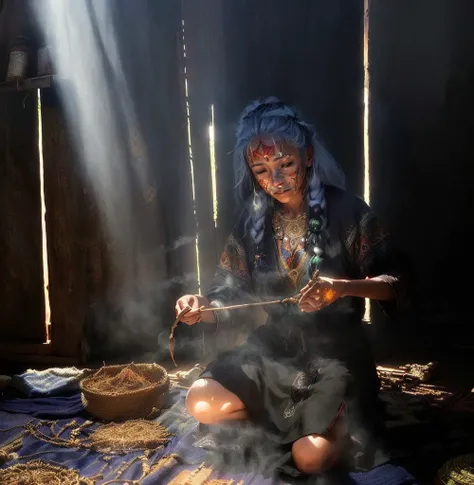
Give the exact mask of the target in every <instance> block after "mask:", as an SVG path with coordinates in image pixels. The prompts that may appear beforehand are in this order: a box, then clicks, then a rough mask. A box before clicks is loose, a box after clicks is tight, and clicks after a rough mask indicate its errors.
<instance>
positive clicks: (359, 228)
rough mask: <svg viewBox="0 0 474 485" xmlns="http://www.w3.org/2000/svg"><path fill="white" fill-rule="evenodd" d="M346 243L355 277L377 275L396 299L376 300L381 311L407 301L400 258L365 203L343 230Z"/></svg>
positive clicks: (397, 306)
mask: <svg viewBox="0 0 474 485" xmlns="http://www.w3.org/2000/svg"><path fill="white" fill-rule="evenodd" d="M346 246H347V247H348V249H349V254H350V255H351V258H352V262H353V264H354V265H355V266H356V267H357V269H358V273H359V277H360V278H367V277H369V278H370V277H375V276H377V277H379V278H382V279H383V280H385V281H386V282H387V283H388V284H390V285H391V286H392V288H393V290H394V292H395V295H396V300H395V301H388V302H379V303H380V305H381V307H382V309H383V310H384V312H385V313H387V314H390V313H393V312H394V311H395V310H399V309H402V308H405V307H406V306H407V305H408V296H407V285H406V280H405V275H404V271H403V269H402V268H403V267H404V264H403V258H402V256H401V255H400V253H398V251H397V250H396V249H395V247H394V244H393V240H392V238H391V237H390V234H389V233H388V232H387V230H386V229H385V227H384V226H383V224H382V223H381V221H380V219H379V218H378V217H376V216H375V215H374V214H373V213H372V212H371V210H370V209H369V208H368V207H367V206H366V207H365V209H364V210H362V211H361V213H360V215H359V216H358V219H357V221H356V222H355V223H354V225H353V226H352V228H351V229H350V230H349V232H348V234H347V240H346Z"/></svg>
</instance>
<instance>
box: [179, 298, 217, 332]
mask: <svg viewBox="0 0 474 485" xmlns="http://www.w3.org/2000/svg"><path fill="white" fill-rule="evenodd" d="M209 304H210V303H209V300H208V299H207V298H206V297H205V296H201V295H185V296H182V297H181V298H180V299H179V300H178V301H177V302H176V306H175V311H176V316H178V314H179V313H180V312H181V311H183V310H184V309H185V308H190V311H189V312H187V313H185V314H184V315H183V317H182V318H181V321H182V322H183V323H186V324H187V325H194V324H195V323H198V322H200V321H201V320H202V321H204V322H209V323H215V321H216V318H215V316H214V313H213V312H204V313H203V312H201V307H209Z"/></svg>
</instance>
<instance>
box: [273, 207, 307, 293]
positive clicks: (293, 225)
mask: <svg viewBox="0 0 474 485" xmlns="http://www.w3.org/2000/svg"><path fill="white" fill-rule="evenodd" d="M273 230H274V237H275V240H276V244H277V247H278V255H279V259H280V264H281V266H282V268H283V270H284V271H285V272H286V273H287V275H288V278H289V279H290V281H291V283H292V284H293V286H295V287H298V283H299V281H300V278H301V275H302V272H303V269H304V267H305V262H306V251H305V245H306V234H307V230H308V216H307V214H306V212H301V213H300V214H298V215H297V216H296V217H293V218H290V217H286V216H284V215H283V214H282V212H281V211H280V210H276V211H275V214H274V216H273Z"/></svg>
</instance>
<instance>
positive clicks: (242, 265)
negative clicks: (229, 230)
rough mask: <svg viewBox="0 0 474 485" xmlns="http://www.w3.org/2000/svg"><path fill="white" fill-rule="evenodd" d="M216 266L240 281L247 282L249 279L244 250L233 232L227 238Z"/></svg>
mask: <svg viewBox="0 0 474 485" xmlns="http://www.w3.org/2000/svg"><path fill="white" fill-rule="evenodd" d="M218 268H219V269H220V270H221V271H223V272H225V273H228V274H229V275H231V276H232V277H234V278H236V279H238V280H241V281H242V282H246V283H248V282H249V281H250V273H249V270H248V265H247V257H246V254H245V250H244V248H243V246H242V244H241V243H240V242H239V241H237V239H236V238H235V237H234V235H233V234H231V235H230V236H229V239H228V240H227V244H226V245H225V248H224V251H223V252H222V255H221V258H220V260H219V267H218Z"/></svg>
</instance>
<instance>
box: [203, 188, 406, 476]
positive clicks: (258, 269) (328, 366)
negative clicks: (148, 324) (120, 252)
mask: <svg viewBox="0 0 474 485" xmlns="http://www.w3.org/2000/svg"><path fill="white" fill-rule="evenodd" d="M326 214H327V219H328V225H327V231H328V236H329V238H328V242H327V244H326V247H325V248H324V254H323V262H322V265H321V271H320V274H321V276H327V277H331V278H344V279H363V278H366V277H373V276H382V277H383V278H384V279H385V280H386V281H387V282H388V283H389V284H390V285H392V287H393V289H394V292H395V294H396V299H394V300H393V301H389V302H380V304H381V306H382V307H383V309H384V311H385V312H388V313H392V312H393V311H395V310H396V309H397V307H400V306H401V305H404V304H405V301H406V297H405V284H404V280H403V277H402V274H401V271H400V268H401V267H402V264H401V263H402V261H400V258H399V256H398V254H397V252H396V251H395V250H394V248H393V247H392V244H391V240H390V237H389V235H388V233H387V232H386V231H385V230H384V229H383V227H382V225H381V223H380V221H379V219H378V218H377V217H376V216H375V215H374V214H373V213H372V211H371V210H370V208H369V207H368V206H367V204H365V202H364V201H363V200H362V199H360V198H359V197H356V196H353V195H351V194H348V193H346V192H343V191H341V190H339V189H335V188H332V187H326ZM248 220H249V217H248V213H245V212H244V213H243V214H242V216H241V217H240V219H239V221H238V222H237V224H236V226H235V228H234V230H233V231H232V234H231V235H230V237H229V239H228V241H227V244H226V246H225V249H224V252H223V254H222V257H221V259H220V264H219V266H218V270H217V272H216V275H215V278H214V281H213V285H212V288H211V289H210V290H209V291H208V292H207V296H208V298H209V300H210V301H211V304H212V305H214V306H222V305H228V304H235V303H243V302H249V301H253V300H262V299H268V300H273V299H280V298H284V297H288V296H292V295H294V294H295V293H297V291H298V290H299V289H301V287H302V286H304V285H305V284H306V283H307V282H308V280H309V275H308V264H309V263H308V261H309V257H307V255H305V254H302V255H300V256H299V257H297V258H293V260H290V259H289V253H288V252H286V251H285V248H284V247H283V246H282V245H281V244H282V243H281V242H280V241H278V240H276V239H275V234H274V229H273V227H272V214H271V210H269V214H268V217H267V220H266V225H265V235H264V251H263V254H261V259H260V261H259V263H258V264H256V262H255V261H256V258H255V256H256V255H255V253H254V248H255V245H254V243H253V241H252V239H251V237H250V232H249V227H248ZM295 268H296V270H297V271H300V277H299V278H296V280H297V281H296V283H295V275H294V274H293V275H292V276H293V278H290V277H289V276H288V273H289V271H293V270H294V269H295ZM266 312H267V313H268V318H267V321H266V323H265V324H264V325H262V326H260V327H258V328H257V329H256V330H254V331H253V332H252V333H251V334H250V336H249V337H248V339H247V340H246V342H245V343H243V344H242V345H239V346H238V347H236V348H234V349H232V350H229V351H226V352H223V353H221V354H220V355H219V356H218V358H217V359H216V360H215V361H213V362H211V363H210V364H209V366H208V367H207V369H206V371H205V372H204V373H203V377H208V378H212V379H215V380H217V381H218V382H220V383H221V384H222V385H223V386H224V387H225V388H227V389H228V390H229V391H231V392H233V393H234V394H236V395H237V396H238V397H239V398H240V399H241V400H242V402H243V403H244V405H245V408H246V410H247V413H248V416H249V418H250V420H251V422H252V423H254V425H258V426H259V428H260V429H261V430H262V432H265V433H267V436H269V437H271V438H270V439H271V440H273V442H275V443H277V444H278V448H279V450H280V451H281V454H282V459H281V460H280V467H281V469H283V470H285V471H286V472H288V473H290V474H291V475H297V472H296V470H295V467H294V464H292V461H291V444H292V443H293V442H295V441H296V440H297V439H299V438H301V437H303V436H306V435H310V434H319V435H325V434H327V432H328V431H329V429H330V428H331V426H332V425H333V424H334V421H335V418H336V417H337V416H338V415H339V414H340V413H341V412H344V413H345V414H346V415H347V419H348V423H349V431H350V434H351V435H352V436H354V437H356V440H357V441H358V442H360V443H362V445H365V444H368V443H369V442H373V440H374V438H375V435H376V434H377V432H378V429H379V424H380V422H379V417H380V413H379V402H378V392H379V379H378V377H377V372H376V368H375V364H374V360H373V357H372V352H371V349H370V346H369V344H368V342H367V340H366V338H365V335H364V329H363V328H362V318H363V312H364V300H363V299H361V298H351V297H346V298H342V299H339V300H337V301H335V302H334V303H332V304H331V305H328V306H327V307H325V308H323V309H322V310H321V311H318V312H314V313H303V312H301V311H300V310H299V308H298V307H297V306H296V305H273V306H268V307H266ZM215 315H216V317H217V319H218V323H217V325H218V331H219V332H225V331H226V329H229V328H235V327H238V326H239V325H241V324H244V325H245V323H246V322H247V321H249V320H250V319H251V318H252V315H251V312H249V311H240V310H239V311H232V312H216V313H215Z"/></svg>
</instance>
